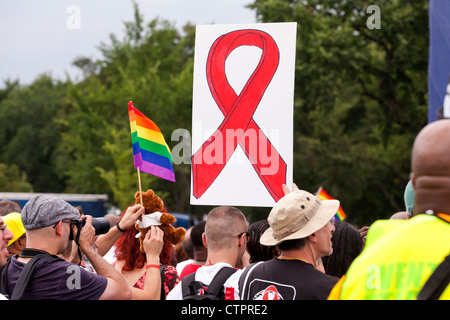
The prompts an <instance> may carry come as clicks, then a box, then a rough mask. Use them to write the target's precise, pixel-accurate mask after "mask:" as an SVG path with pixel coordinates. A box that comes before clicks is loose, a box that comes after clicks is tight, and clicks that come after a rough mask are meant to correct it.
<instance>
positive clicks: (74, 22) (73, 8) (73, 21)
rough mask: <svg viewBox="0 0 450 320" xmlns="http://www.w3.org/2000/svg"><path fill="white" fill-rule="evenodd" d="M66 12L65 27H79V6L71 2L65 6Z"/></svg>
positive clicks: (75, 28)
mask: <svg viewBox="0 0 450 320" xmlns="http://www.w3.org/2000/svg"><path fill="white" fill-rule="evenodd" d="M66 13H67V14H69V17H68V18H67V20H66V27H67V28H68V29H70V30H77V29H78V30H79V29H81V9H80V6H77V5H75V4H71V5H70V6H68V7H67V9H66Z"/></svg>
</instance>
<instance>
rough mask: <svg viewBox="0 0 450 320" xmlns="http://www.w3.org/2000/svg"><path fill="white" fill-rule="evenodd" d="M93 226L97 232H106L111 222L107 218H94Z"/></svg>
mask: <svg viewBox="0 0 450 320" xmlns="http://www.w3.org/2000/svg"><path fill="white" fill-rule="evenodd" d="M92 226H93V227H94V229H95V234H105V233H107V232H108V231H109V229H110V227H111V226H110V224H109V221H108V219H106V218H93V219H92Z"/></svg>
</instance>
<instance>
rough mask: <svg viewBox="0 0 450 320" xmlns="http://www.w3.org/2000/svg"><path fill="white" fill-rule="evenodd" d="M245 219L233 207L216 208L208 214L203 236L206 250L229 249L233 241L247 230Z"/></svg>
mask: <svg viewBox="0 0 450 320" xmlns="http://www.w3.org/2000/svg"><path fill="white" fill-rule="evenodd" d="M247 225H248V223H247V219H246V218H245V216H244V214H243V213H242V211H241V210H239V209H237V208H235V207H228V206H221V207H216V208H214V209H213V210H211V211H210V212H209V213H208V217H207V219H206V224H205V235H206V243H207V245H208V249H212V250H214V249H229V248H231V246H232V244H233V241H231V240H232V239H234V238H235V237H236V239H237V236H238V235H239V234H240V233H241V232H245V231H246V230H247Z"/></svg>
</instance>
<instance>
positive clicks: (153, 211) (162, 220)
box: [134, 189, 186, 252]
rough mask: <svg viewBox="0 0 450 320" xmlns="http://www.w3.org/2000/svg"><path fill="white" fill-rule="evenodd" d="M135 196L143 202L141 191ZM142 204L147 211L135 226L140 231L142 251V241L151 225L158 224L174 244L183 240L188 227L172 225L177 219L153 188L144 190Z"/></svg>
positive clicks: (137, 200) (167, 238) (138, 235)
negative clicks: (166, 210)
mask: <svg viewBox="0 0 450 320" xmlns="http://www.w3.org/2000/svg"><path fill="white" fill-rule="evenodd" d="M134 198H135V199H136V204H138V203H139V204H140V203H141V193H140V192H139V191H137V192H136V193H135V195H134ZM142 204H143V206H144V208H145V212H144V213H143V214H142V217H141V219H140V220H138V221H137V222H136V224H135V228H136V229H137V230H138V231H139V233H138V234H137V235H136V237H139V240H140V244H141V245H140V249H141V251H142V252H144V248H143V244H142V241H143V240H144V237H145V234H146V233H147V231H148V229H150V226H151V225H158V226H159V228H161V229H162V230H163V231H164V239H165V240H167V241H169V242H170V243H172V244H173V245H176V244H178V243H180V242H181V241H182V240H183V238H184V235H185V233H186V229H185V228H183V227H178V228H175V227H174V226H173V225H172V223H174V222H175V221H177V219H176V218H175V217H174V216H173V215H171V214H170V213H167V212H165V209H164V202H163V200H161V198H160V197H158V196H157V195H156V193H155V192H154V191H153V190H152V189H149V190H147V191H145V192H142Z"/></svg>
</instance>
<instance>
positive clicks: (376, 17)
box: [366, 5, 381, 30]
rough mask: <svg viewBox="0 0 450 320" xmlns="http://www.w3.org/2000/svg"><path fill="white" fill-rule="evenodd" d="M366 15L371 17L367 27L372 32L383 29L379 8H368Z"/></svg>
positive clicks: (368, 19) (367, 21) (373, 6)
mask: <svg viewBox="0 0 450 320" xmlns="http://www.w3.org/2000/svg"><path fill="white" fill-rule="evenodd" d="M366 13H370V14H371V16H370V17H369V18H367V20H366V26H367V28H369V29H370V30H373V29H381V9H380V7H379V6H376V5H371V6H368V7H367V10H366Z"/></svg>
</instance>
